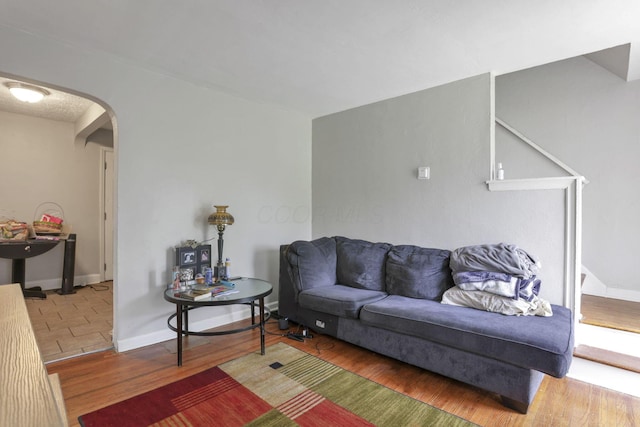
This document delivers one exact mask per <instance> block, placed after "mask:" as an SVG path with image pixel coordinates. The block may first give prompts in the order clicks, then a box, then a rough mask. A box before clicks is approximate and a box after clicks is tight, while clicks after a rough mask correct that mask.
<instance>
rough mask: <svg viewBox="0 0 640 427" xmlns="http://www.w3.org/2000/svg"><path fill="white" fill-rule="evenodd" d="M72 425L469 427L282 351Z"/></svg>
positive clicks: (326, 365)
mask: <svg viewBox="0 0 640 427" xmlns="http://www.w3.org/2000/svg"><path fill="white" fill-rule="evenodd" d="M79 421H80V424H81V425H82V426H84V427H95V426H101V427H108V426H114V427H137V426H158V427H161V426H167V427H169V426H171V427H194V426H245V425H248V426H274V427H276V426H277V427H280V426H296V425H299V426H309V427H312V426H393V427H396V426H453V427H457V426H472V425H474V424H472V423H470V422H468V421H466V420H464V419H462V418H459V417H456V416H454V415H451V414H449V413H447V412H444V411H442V410H440V409H437V408H434V407H432V406H430V405H427V404H425V403H422V402H420V401H418V400H415V399H412V398H410V397H408V396H405V395H403V394H401V393H398V392H395V391H393V390H391V389H389V388H386V387H384V386H381V385H379V384H376V383H375V382H373V381H370V380H367V379H366V378H363V377H360V376H359V375H356V374H354V373H352V372H349V371H346V370H344V369H342V368H339V367H337V366H335V365H332V364H331V363H328V362H325V361H323V360H321V359H319V358H317V357H315V356H312V355H309V354H307V353H305V352H303V351H300V350H297V349H295V348H293V347H291V346H289V345H287V344H284V343H278V344H275V345H273V346H270V347H269V348H267V352H266V354H265V355H264V356H261V355H260V354H258V353H252V354H249V355H247V356H243V357H241V358H238V359H236V360H232V361H230V362H227V363H224V364H222V365H220V366H217V367H215V368H211V369H207V370H206V371H203V372H200V373H198V374H196V375H193V376H191V377H188V378H185V379H183V380H180V381H176V382H175V383H172V384H168V385H166V386H163V387H160V388H158V389H156V390H152V391H150V392H148V393H144V394H141V395H139V396H136V397H133V398H131V399H127V400H124V401H122V402H120V403H116V404H114V405H111V406H108V407H106V408H103V409H100V410H98V411H95V412H92V413H90V414H86V415H83V416H81V417H80V418H79Z"/></svg>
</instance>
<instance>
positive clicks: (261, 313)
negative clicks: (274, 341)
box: [251, 298, 265, 356]
mask: <svg viewBox="0 0 640 427" xmlns="http://www.w3.org/2000/svg"><path fill="white" fill-rule="evenodd" d="M251 311H253V304H251ZM252 314H253V313H252ZM252 318H253V316H252ZM264 336H265V330H264V298H260V354H261V355H263V356H264V353H265V346H264Z"/></svg>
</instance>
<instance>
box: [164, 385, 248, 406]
mask: <svg viewBox="0 0 640 427" xmlns="http://www.w3.org/2000/svg"><path fill="white" fill-rule="evenodd" d="M239 385H240V384H238V383H237V382H236V380H234V379H233V378H230V377H229V378H224V379H221V380H220V381H216V382H215V383H211V384H209V385H207V386H204V387H201V388H198V389H196V390H194V391H192V392H190V393H187V394H183V395H182V396H179V397H177V398H175V399H172V400H171V403H173V405H174V406H175V407H176V409H177V410H178V411H183V410H185V409H187V408H190V407H191V406H195V405H197V404H198V403H201V402H204V401H205V400H208V399H211V398H213V397H215V396H217V395H219V394H222V393H224V392H226V391H228V390H231V389H233V388H235V387H238V386H239Z"/></svg>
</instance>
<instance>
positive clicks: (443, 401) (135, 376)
mask: <svg viewBox="0 0 640 427" xmlns="http://www.w3.org/2000/svg"><path fill="white" fill-rule="evenodd" d="M234 326H237V325H234ZM267 330H268V331H269V332H270V333H269V334H268V335H267V340H266V341H267V345H271V344H274V343H276V342H280V341H283V342H286V343H287V344H289V345H291V346H293V347H296V348H299V349H301V350H303V351H306V352H308V353H310V354H313V355H315V356H317V357H320V358H321V359H324V360H327V361H329V362H331V363H334V364H336V365H338V366H340V367H342V368H344V369H348V370H350V371H352V372H355V373H357V374H359V375H362V376H363V377H365V378H369V379H371V380H373V381H375V382H377V383H380V384H383V385H385V386H387V387H389V388H391V389H394V390H396V391H398V392H400V393H404V394H406V395H408V396H411V397H413V398H415V399H418V400H420V401H423V402H425V403H428V404H430V405H433V406H436V407H438V408H441V409H443V410H445V411H447V412H450V413H453V414H456V415H458V416H460V417H463V418H465V419H467V420H469V421H472V422H474V423H477V424H479V425H481V426H580V427H582V426H594V427H595V426H638V425H640V398H635V397H632V396H629V395H626V394H623V393H618V392H614V391H611V390H607V389H604V388H601V387H597V386H594V385H591V384H587V383H583V382H580V381H577V380H573V379H571V378H564V379H556V378H551V377H546V378H545V379H544V381H543V382H542V385H541V386H540V390H539V392H538V395H537V397H536V399H535V400H534V402H533V404H532V405H531V407H530V409H529V413H528V414H527V415H523V414H519V413H516V412H514V411H513V410H510V409H507V408H505V407H503V406H502V405H501V404H500V403H499V400H498V396H497V395H494V394H491V393H488V392H486V391H483V390H480V389H478V388H475V387H472V386H469V385H466V384H463V383H460V382H457V381H454V380H451V379H448V378H445V377H442V376H440V375H437V374H433V373H431V372H428V371H425V370H422V369H419V368H416V367H413V366H410V365H407V364H404V363H402V362H398V361H395V360H393V359H390V358H387V357H384V356H380V355H378V354H375V353H373V352H371V351H368V350H364V349H362V348H359V347H356V346H353V345H351V344H348V343H345V342H342V341H340V340H337V339H334V338H331V337H328V336H324V335H319V334H314V338H312V339H308V340H306V341H305V342H303V343H301V342H297V341H292V340H289V339H287V338H284V337H281V336H280V333H281V331H279V329H278V325H277V322H275V321H270V323H269V324H268V325H267ZM185 342H187V344H186V346H185V351H184V365H183V366H182V367H177V366H176V354H175V341H167V342H165V343H159V344H155V345H151V346H148V347H144V348H140V349H136V350H132V351H128V352H124V353H115V352H113V351H106V352H101V353H94V354H89V355H85V356H80V357H77V358H73V359H68V360H63V361H60V362H55V363H51V364H49V365H47V368H48V371H49V373H58V374H59V375H60V381H61V383H62V391H63V394H64V397H65V402H66V408H67V413H68V418H69V423H70V425H72V426H78V425H79V424H78V421H77V417H78V416H79V415H82V414H85V413H88V412H91V411H94V410H96V409H99V408H102V407H104V406H107V405H110V404H112V403H116V402H118V401H121V400H124V399H127V398H129V397H132V396H135V395H138V394H140V393H143V392H145V391H148V390H152V389H154V388H157V387H159V386H162V385H165V384H168V383H171V382H173V381H177V380H179V379H181V378H185V377H187V376H189V375H193V374H195V373H197V372H200V371H203V370H205V369H207V368H209V367H212V366H216V365H218V364H220V363H223V362H226V361H228V360H231V359H235V358H237V357H240V356H243V355H245V354H247V353H249V352H257V351H259V348H260V344H259V332H258V331H256V330H252V331H249V332H245V333H241V334H236V335H226V336H219V337H189V338H188V339H185ZM267 351H268V349H267Z"/></svg>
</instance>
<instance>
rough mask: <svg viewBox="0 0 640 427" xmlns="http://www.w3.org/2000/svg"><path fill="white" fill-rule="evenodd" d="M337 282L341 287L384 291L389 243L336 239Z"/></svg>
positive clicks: (344, 238)
mask: <svg viewBox="0 0 640 427" xmlns="http://www.w3.org/2000/svg"><path fill="white" fill-rule="evenodd" d="M335 239H336V252H337V255H338V260H337V280H338V283H339V284H341V285H346V286H351V287H354V288H360V289H369V290H372V291H384V290H385V288H386V286H385V263H386V258H387V253H388V252H389V249H391V245H390V244H389V243H371V242H367V241H364V240H355V239H348V238H346V237H336V238H335Z"/></svg>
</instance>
